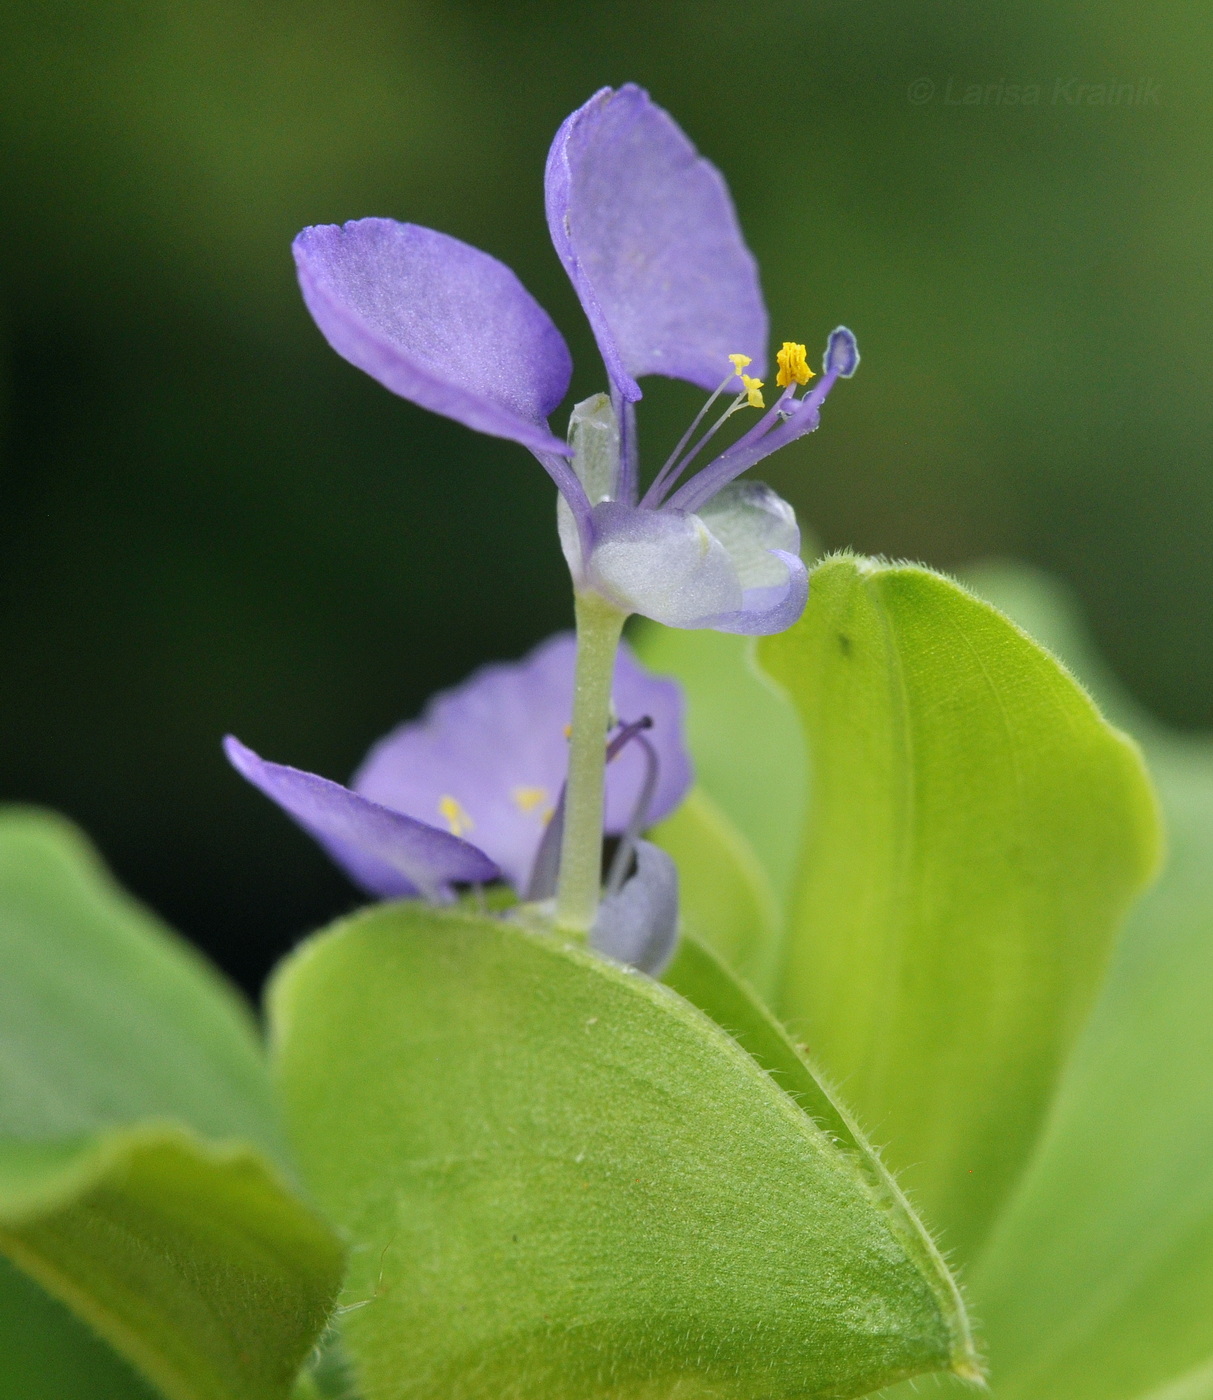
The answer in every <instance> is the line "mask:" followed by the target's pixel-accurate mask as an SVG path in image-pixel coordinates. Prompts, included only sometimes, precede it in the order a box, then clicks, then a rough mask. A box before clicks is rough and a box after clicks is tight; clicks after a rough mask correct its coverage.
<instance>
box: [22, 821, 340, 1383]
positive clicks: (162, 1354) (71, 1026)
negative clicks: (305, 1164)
mask: <svg viewBox="0 0 1213 1400" xmlns="http://www.w3.org/2000/svg"><path fill="white" fill-rule="evenodd" d="M0 963H2V965H3V967H4V970H5V975H4V977H3V979H0V1252H2V1253H3V1254H5V1255H6V1256H7V1257H8V1258H9V1259H11V1260H12V1261H13V1262H14V1263H16V1264H17V1265H18V1266H19V1267H20V1268H21V1269H22V1270H23V1271H24V1272H25V1273H26V1274H28V1275H29V1277H30V1278H32V1279H34V1280H36V1281H37V1282H38V1283H39V1284H40V1285H41V1286H42V1287H43V1288H45V1289H46V1290H47V1291H48V1292H49V1293H51V1294H53V1295H54V1296H55V1297H56V1298H58V1299H60V1300H62V1302H64V1303H66V1304H67V1305H68V1306H69V1307H70V1308H71V1309H72V1311H73V1312H74V1313H75V1314H76V1315H77V1316H79V1317H80V1318H83V1319H84V1320H85V1321H86V1322H88V1323H89V1324H90V1325H91V1326H92V1327H93V1328H94V1329H95V1330H96V1331H97V1332H98V1333H99V1334H100V1335H101V1336H102V1337H103V1338H104V1339H105V1340H106V1341H107V1342H109V1343H110V1344H111V1345H112V1346H113V1347H114V1348H115V1349H116V1350H117V1351H118V1352H120V1353H121V1354H122V1355H123V1356H124V1357H125V1358H126V1359H127V1360H128V1361H130V1362H131V1363H133V1364H134V1365H135V1366H136V1367H137V1368H138V1370H139V1371H140V1372H141V1373H142V1374H143V1375H144V1376H146V1377H147V1378H149V1379H150V1380H151V1381H152V1382H153V1383H154V1384H155V1385H157V1386H158V1387H159V1389H160V1390H161V1391H162V1392H163V1393H164V1394H165V1395H166V1396H168V1397H170V1398H171V1400H275V1398H279V1400H280V1398H281V1397H285V1396H286V1395H287V1394H289V1391H290V1386H291V1382H292V1381H293V1379H294V1375H295V1372H296V1371H297V1369H298V1367H299V1365H300V1363H301V1362H302V1361H303V1359H304V1357H305V1356H306V1355H307V1353H308V1351H309V1350H310V1348H311V1346H312V1344H313V1342H314V1340H315V1338H316V1337H317V1336H318V1334H319V1332H320V1330H321V1328H322V1327H323V1324H324V1320H325V1317H326V1315H327V1312H328V1310H329V1307H330V1306H331V1303H332V1299H333V1297H334V1295H335V1293H336V1291H337V1288H338V1286H339V1284H340V1279H341V1272H342V1251H341V1248H340V1245H339V1243H338V1241H337V1240H336V1237H335V1236H334V1235H333V1233H332V1231H331V1230H330V1229H329V1228H328V1227H327V1226H326V1225H325V1224H323V1223H322V1222H321V1221H320V1220H319V1218H318V1217H317V1216H316V1215H315V1214H314V1212H313V1211H312V1210H311V1209H310V1208H309V1207H308V1206H306V1205H305V1204H304V1203H303V1202H302V1200H300V1198H299V1197H298V1195H297V1194H296V1192H295V1190H294V1189H293V1188H292V1187H291V1186H290V1185H289V1184H288V1182H287V1179H286V1176H285V1175H284V1173H285V1170H286V1166H285V1162H286V1158H285V1148H284V1146H283V1142H282V1136H281V1132H280V1129H279V1127H278V1124H277V1122H276V1118H275V1110H274V1108H273V1101H272V1092H271V1089H270V1086H269V1080H268V1076H267V1074H266V1070H265V1065H264V1060H263V1056H262V1053H261V1050H260V1047H259V1045H258V1042H257V1038H256V1034H255V1030H254V1026H253V1023H252V1020H251V1018H250V1016H249V1014H248V1012H247V1010H245V1008H244V1007H243V1006H242V1005H241V1003H240V1002H239V1000H238V999H237V997H236V996H235V994H234V993H233V992H231V991H230V990H229V989H228V987H227V986H226V984H224V983H223V982H222V981H221V980H220V979H219V978H218V977H217V975H216V974H215V973H214V972H212V971H211V970H210V969H209V968H208V967H207V966H206V964H205V963H203V962H202V961H201V959H199V958H198V957H197V956H196V955H195V954H194V953H192V952H191V951H190V950H189V949H188V948H187V947H186V946H185V945H184V944H183V943H181V942H180V941H179V940H178V939H177V938H176V937H175V936H173V935H171V934H170V933H169V932H168V931H167V930H165V929H164V928H163V927H161V926H160V925H159V924H158V923H157V922H156V921H155V920H154V919H152V918H151V917H150V916H149V915H148V914H146V913H145V912H144V911H143V910H142V909H141V908H139V907H138V906H137V905H136V904H135V903H134V902H133V901H131V900H130V899H129V898H128V897H127V896H125V895H124V894H123V893H122V892H121V891H120V890H118V889H117V888H116V887H115V886H114V885H113V883H112V882H111V880H110V879H109V877H108V875H107V874H106V873H105V871H104V870H103V869H102V868H101V867H100V865H99V863H98V862H97V860H96V857H95V856H94V855H93V853H92V851H91V850H90V848H89V847H88V846H87V845H86V843H85V842H84V841H83V840H82V839H81V838H80V836H79V835H78V834H77V833H76V832H75V831H74V829H73V828H71V827H70V826H69V825H68V824H67V823H65V822H62V821H60V820H59V819H57V818H54V817H51V816H49V815H46V814H42V813H35V812H29V811H24V810H15V811H14V810H10V811H7V812H5V813H3V814H0ZM10 1293H12V1290H10ZM14 1296H16V1298H17V1301H18V1302H20V1301H21V1299H20V1296H18V1295H14ZM26 1301H28V1298H26ZM5 1325H10V1324H5ZM55 1335H56V1332H55V1331H54V1330H53V1329H48V1330H47V1333H46V1336H47V1338H48V1340H49V1341H53V1339H54V1337H55ZM21 1364H22V1365H23V1366H25V1367H26V1368H27V1369H28V1371H29V1372H30V1373H31V1374H30V1376H29V1379H28V1390H29V1392H30V1393H31V1394H34V1393H37V1387H38V1385H40V1384H41V1383H42V1381H41V1379H40V1376H41V1373H43V1372H44V1371H45V1368H46V1367H47V1366H52V1367H53V1366H54V1365H55V1364H56V1362H55V1359H54V1358H53V1357H52V1358H45V1357H44V1358H43V1359H42V1360H41V1361H39V1360H38V1358H37V1355H36V1354H35V1353H34V1352H33V1350H32V1348H27V1355H26V1357H25V1359H24V1360H23V1361H22V1362H21ZM111 1369H112V1368H111ZM22 1383H23V1384H25V1383H26V1382H25V1381H23V1382H22Z"/></svg>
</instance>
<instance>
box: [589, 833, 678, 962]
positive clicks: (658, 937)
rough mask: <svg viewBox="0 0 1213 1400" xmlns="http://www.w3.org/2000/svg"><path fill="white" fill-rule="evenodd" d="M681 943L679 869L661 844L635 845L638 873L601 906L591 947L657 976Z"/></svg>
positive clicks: (641, 842) (617, 960)
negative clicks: (679, 941)
mask: <svg viewBox="0 0 1213 1400" xmlns="http://www.w3.org/2000/svg"><path fill="white" fill-rule="evenodd" d="M677 942H678V867H677V866H676V865H675V864H674V861H673V859H672V858H671V857H670V856H669V855H667V854H666V852H665V851H663V850H662V849H661V848H660V847H659V846H654V845H652V844H650V843H649V842H648V841H638V842H637V843H636V873H635V874H634V875H633V876H632V878H631V879H630V880H628V881H627V882H626V884H625V885H624V886H623V888H622V889H621V890H620V891H619V893H618V894H612V895H608V896H607V897H606V898H605V899H604V900H603V901H602V903H601V904H600V905H599V906H598V914H597V917H596V918H595V920H594V927H593V928H592V929H591V930H590V947H591V948H593V949H594V950H595V951H596V952H599V953H604V954H605V955H606V956H607V957H608V958H614V959H615V961H616V962H622V963H630V964H631V965H632V966H633V967H638V968H639V969H640V970H641V972H647V973H649V974H650V976H653V977H656V976H657V975H658V974H659V973H660V972H661V971H662V970H663V969H664V968H665V967H666V966H667V964H668V963H669V961H670V959H671V958H672V957H673V955H674V948H675V945H676V944H677Z"/></svg>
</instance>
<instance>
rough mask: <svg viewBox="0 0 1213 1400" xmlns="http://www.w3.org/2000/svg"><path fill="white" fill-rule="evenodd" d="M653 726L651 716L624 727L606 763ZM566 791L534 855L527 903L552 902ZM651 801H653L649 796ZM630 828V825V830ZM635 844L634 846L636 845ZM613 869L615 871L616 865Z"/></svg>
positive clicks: (563, 786) (562, 790) (609, 748)
mask: <svg viewBox="0 0 1213 1400" xmlns="http://www.w3.org/2000/svg"><path fill="white" fill-rule="evenodd" d="M652 727H653V721H652V719H651V718H650V717H649V716H648V715H643V716H642V717H641V718H640V719H637V720H633V721H632V723H631V724H625V725H624V726H623V727H622V728H621V729H620V731H619V733H618V734H616V735H615V737H614V738H613V739H612V740H611V742H610V743H609V744H608V745H607V751H606V761H607V762H608V763H610V762H611V760H612V759H614V758H616V757H618V755H619V753H620V751H621V750H622V749H623V748H624V746H625V745H626V744H628V743H629V742H630V741H631V740H632V739H635V738H636V737H637V735H638V734H639V733H640V732H641V730H643V729H651V728H652ZM567 788H568V784H567V783H562V784H561V786H560V797H559V798H558V799H557V802H556V808H555V811H553V813H552V815H551V818H550V820H549V821H548V824H547V826H546V827H545V828H544V832H543V837H542V839H541V840H540V842H539V849H538V851H536V852H535V863H534V864H533V865H532V866H531V878H530V879H529V880H528V881H527V887H526V894H525V895H524V896H523V898H524V899H526V900H527V902H528V903H534V902H535V901H537V900H541V899H551V897H552V895H554V894H555V893H556V876H557V873H558V872H559V870H560V849H561V846H562V845H563V843H564V799H565V793H566V791H567ZM648 801H649V802H651V801H652V798H651V797H650V798H649V799H648ZM646 805H647V804H646ZM630 825H631V824H630V823H629V827H630ZM642 829H643V828H642ZM633 844H635V843H634V842H633ZM611 868H612V870H613V869H614V866H612V867H611Z"/></svg>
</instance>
